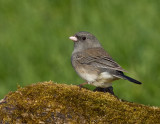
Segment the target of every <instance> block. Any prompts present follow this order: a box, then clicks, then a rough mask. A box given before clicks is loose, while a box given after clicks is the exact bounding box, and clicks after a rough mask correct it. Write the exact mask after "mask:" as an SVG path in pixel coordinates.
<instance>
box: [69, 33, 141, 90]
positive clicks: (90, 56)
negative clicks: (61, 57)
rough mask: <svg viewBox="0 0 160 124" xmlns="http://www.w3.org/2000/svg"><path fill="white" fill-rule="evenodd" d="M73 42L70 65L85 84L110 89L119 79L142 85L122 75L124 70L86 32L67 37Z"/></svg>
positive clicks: (94, 38)
mask: <svg viewBox="0 0 160 124" xmlns="http://www.w3.org/2000/svg"><path fill="white" fill-rule="evenodd" d="M69 39H70V40H72V41H73V42H74V49H73V52H72V56H71V63H72V66H73V68H74V70H75V71H76V72H77V74H78V75H79V76H80V77H81V78H82V79H83V80H85V81H86V82H85V83H83V84H82V85H84V84H90V85H93V86H96V87H99V88H108V87H112V82H113V81H115V80H119V79H124V80H128V81H130V82H133V83H136V84H142V83H141V82H140V81H137V80H135V79H133V78H131V77H128V76H126V75H125V74H124V72H127V71H126V70H124V69H123V68H122V67H121V66H120V65H119V64H118V63H117V62H116V61H115V60H113V59H112V57H111V56H110V55H109V54H108V52H107V51H105V50H104V49H103V48H102V45H101V44H100V42H99V41H98V39H97V38H96V37H95V36H94V35H93V34H91V33H89V32H86V31H80V32H77V33H76V34H75V35H74V36H70V37H69Z"/></svg>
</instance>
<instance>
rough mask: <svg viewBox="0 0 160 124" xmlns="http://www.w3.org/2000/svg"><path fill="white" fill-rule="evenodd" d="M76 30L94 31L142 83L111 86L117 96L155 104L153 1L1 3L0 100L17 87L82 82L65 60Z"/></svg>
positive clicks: (157, 70)
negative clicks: (70, 37) (43, 83)
mask: <svg viewBox="0 0 160 124" xmlns="http://www.w3.org/2000/svg"><path fill="white" fill-rule="evenodd" d="M78 31H88V32H91V33H93V34H94V35H95V36H96V37H97V38H98V39H99V40H100V42H101V44H102V45H103V47H104V48H105V50H107V51H108V52H109V53H110V55H111V56H112V57H113V58H114V59H115V60H116V61H117V62H118V63H119V64H120V65H121V66H122V67H123V68H124V69H126V70H127V71H128V72H129V73H128V74H127V75H129V76H131V77H133V78H135V79H137V80H139V81H141V82H142V83H143V85H136V84H132V83H130V82H128V81H125V80H118V81H116V82H114V85H113V87H114V91H115V94H116V95H117V96H118V97H119V98H122V99H125V100H128V101H133V102H137V103H142V104H146V105H155V106H160V94H159V92H160V82H159V81H160V62H159V61H160V55H159V54H160V1H158V0H134V1H130V0H65V1H64V0H0V98H3V97H4V95H5V94H7V93H8V92H10V91H15V90H16V89H17V85H20V86H23V87H24V86H26V85H30V84H33V83H37V82H42V81H49V80H52V81H54V82H58V83H67V84H80V83H83V82H84V81H83V80H82V79H80V77H79V76H78V75H77V74H76V73H75V71H74V70H73V68H72V66H71V62H70V57H71V53H72V50H73V43H72V41H70V40H69V39H68V37H69V36H71V35H74V34H75V33H76V32H78ZM92 88H93V87H92Z"/></svg>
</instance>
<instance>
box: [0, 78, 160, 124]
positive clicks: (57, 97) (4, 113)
mask: <svg viewBox="0 0 160 124" xmlns="http://www.w3.org/2000/svg"><path fill="white" fill-rule="evenodd" d="M0 123H6V124H10V123H13V124H14V123H16V124H18V123H20V124H21V123H41V124H43V123H76V124H78V123H79V124H83V123H93V124H94V123H95V124H97V123H153V124H156V123H160V108H158V107H149V106H145V105H141V104H136V103H130V102H124V101H122V100H119V99H117V98H116V97H114V96H112V95H110V94H109V93H102V92H92V91H89V90H87V89H80V88H79V87H77V86H74V85H66V84H56V83H53V82H51V81H50V82H43V83H37V84H33V85H30V86H27V87H25V88H18V90H17V91H15V92H11V93H9V94H8V95H6V97H5V98H4V99H2V100H1V101H0Z"/></svg>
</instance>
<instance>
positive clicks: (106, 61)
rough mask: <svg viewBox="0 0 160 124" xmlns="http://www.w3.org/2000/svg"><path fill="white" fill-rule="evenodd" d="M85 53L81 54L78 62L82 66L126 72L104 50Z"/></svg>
mask: <svg viewBox="0 0 160 124" xmlns="http://www.w3.org/2000/svg"><path fill="white" fill-rule="evenodd" d="M83 53H85V54H83ZM83 53H80V54H79V59H78V60H77V61H79V62H80V63H81V64H88V65H90V66H93V67H98V68H104V69H113V70H118V71H122V72H126V71H125V70H124V69H122V68H121V66H120V65H119V64H118V63H116V62H115V61H114V60H113V59H112V58H111V57H110V56H109V54H108V53H107V52H106V51H105V50H104V49H103V48H92V49H87V50H86V51H85V52H83Z"/></svg>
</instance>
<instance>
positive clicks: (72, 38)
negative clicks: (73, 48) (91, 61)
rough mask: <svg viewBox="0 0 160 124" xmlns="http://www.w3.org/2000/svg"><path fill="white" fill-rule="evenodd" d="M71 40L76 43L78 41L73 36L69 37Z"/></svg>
mask: <svg viewBox="0 0 160 124" xmlns="http://www.w3.org/2000/svg"><path fill="white" fill-rule="evenodd" d="M69 39H70V40H72V41H75V42H76V41H78V39H77V37H76V36H71V37H69Z"/></svg>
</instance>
